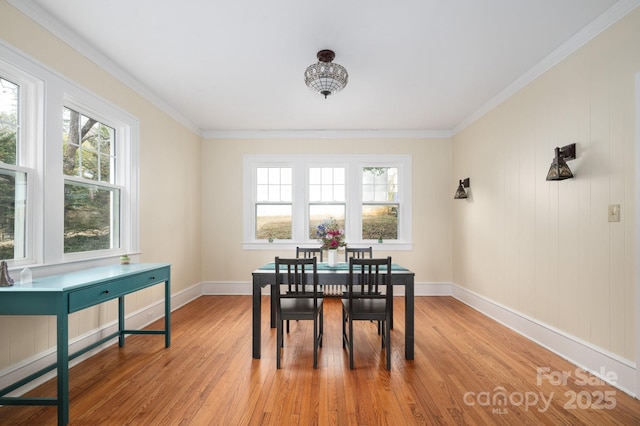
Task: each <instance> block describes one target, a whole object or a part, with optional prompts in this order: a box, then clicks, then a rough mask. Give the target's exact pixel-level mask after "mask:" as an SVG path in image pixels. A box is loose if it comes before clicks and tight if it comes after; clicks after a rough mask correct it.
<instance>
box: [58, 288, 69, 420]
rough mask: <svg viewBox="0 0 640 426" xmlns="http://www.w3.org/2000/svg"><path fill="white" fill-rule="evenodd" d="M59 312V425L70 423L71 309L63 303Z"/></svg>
mask: <svg viewBox="0 0 640 426" xmlns="http://www.w3.org/2000/svg"><path fill="white" fill-rule="evenodd" d="M61 305H62V306H60V307H59V310H58V319H57V327H58V330H57V340H58V348H57V355H58V377H57V382H58V397H57V400H58V425H66V424H67V423H69V317H68V315H69V309H68V305H67V303H65V301H62V303H61Z"/></svg>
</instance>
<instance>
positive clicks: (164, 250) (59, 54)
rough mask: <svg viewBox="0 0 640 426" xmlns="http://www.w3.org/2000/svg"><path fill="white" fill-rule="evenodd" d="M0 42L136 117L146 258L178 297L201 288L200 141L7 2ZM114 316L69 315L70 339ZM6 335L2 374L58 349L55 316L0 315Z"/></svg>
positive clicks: (135, 299)
mask: <svg viewBox="0 0 640 426" xmlns="http://www.w3.org/2000/svg"><path fill="white" fill-rule="evenodd" d="M0 39H2V40H4V41H5V42H7V43H9V44H10V45H12V46H14V47H15V48H17V49H19V50H21V51H22V52H24V53H26V54H27V55H29V56H31V57H34V58H35V59H36V60H38V61H40V62H41V63H43V64H45V65H46V66H48V67H50V68H52V69H54V70H55V71H57V72H58V73H60V74H62V75H64V76H66V77H67V78H69V79H70V80H72V81H74V82H76V83H78V84H79V85H81V86H84V87H85V88H86V89H88V90H89V91H91V92H93V93H95V94H96V95H98V96H100V97H102V98H104V99H106V100H108V101H109V102H111V103H113V104H114V105H116V106H118V107H119V108H121V109H123V110H126V111H127V112H129V113H130V114H132V115H133V116H135V117H137V118H138V120H139V122H140V175H139V176H140V202H141V205H140V228H141V229H140V242H141V244H140V245H141V251H142V253H141V255H140V260H141V261H143V262H168V263H171V264H172V292H173V293H176V292H178V291H180V290H182V289H184V288H186V287H189V286H192V285H194V284H197V283H199V282H200V259H201V257H200V250H201V232H200V214H201V208H200V203H201V199H200V194H201V186H200V185H201V184H200V182H201V179H200V178H201V176H200V154H201V139H200V136H199V135H196V134H194V133H193V132H191V131H189V130H187V129H186V128H185V127H183V126H182V125H180V124H178V123H177V122H176V121H175V120H173V119H172V118H170V117H169V116H167V115H166V114H164V113H163V112H161V111H160V110H159V109H158V108H156V107H155V106H154V105H152V104H151V103H150V102H149V101H147V100H146V99H144V98H143V97H141V96H139V95H138V94H137V93H135V92H134V91H133V90H131V89H130V88H128V87H127V86H125V85H124V84H122V83H120V82H119V81H117V80H116V79H115V78H113V77H112V76H111V75H109V74H107V73H106V72H105V71H103V70H102V69H101V68H100V67H98V66H97V65H95V64H94V63H93V62H91V61H89V60H88V59H87V58H85V57H84V56H82V55H80V54H78V53H77V52H76V51H74V50H73V49H71V48H70V47H69V46H68V45H66V44H65V43H63V42H62V41H61V40H60V39H58V38H56V37H54V36H52V35H51V34H50V33H48V32H47V31H46V30H44V29H43V28H42V27H40V26H39V25H37V24H35V23H34V22H33V21H31V20H30V19H28V18H26V17H25V16H24V15H22V14H21V13H20V12H18V11H17V10H16V9H14V8H13V7H12V6H10V5H8V4H7V3H6V2H5V1H4V0H0ZM161 287H162V286H155V287H153V288H151V289H148V290H144V291H141V292H138V293H135V294H134V295H131V296H127V302H126V307H127V312H133V311H136V310H139V309H141V308H143V307H145V306H147V305H149V304H150V303H152V302H155V301H158V300H159V299H160V298H161V297H162V296H163V289H162V288H161ZM116 313H117V307H116V305H115V304H114V303H107V304H103V305H100V306H99V307H95V308H90V309H86V310H83V311H81V312H79V313H77V314H73V315H71V316H70V318H69V335H70V338H71V339H73V338H74V337H77V336H80V335H83V334H86V333H88V332H90V331H91V330H93V329H95V328H96V327H98V326H99V325H101V324H105V323H107V322H109V321H113V320H114V319H116ZM0 330H2V332H1V333H0V370H1V369H3V368H5V367H8V366H10V365H13V364H16V363H19V362H21V361H23V360H25V359H27V358H29V357H31V356H34V355H35V354H38V353H40V352H42V351H45V350H46V349H48V348H51V347H52V346H54V345H55V336H56V334H55V321H54V320H53V319H51V318H48V319H47V318H46V317H6V316H0Z"/></svg>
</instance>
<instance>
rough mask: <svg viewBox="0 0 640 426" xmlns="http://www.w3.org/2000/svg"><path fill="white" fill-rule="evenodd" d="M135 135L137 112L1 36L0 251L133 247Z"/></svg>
mask: <svg viewBox="0 0 640 426" xmlns="http://www.w3.org/2000/svg"><path fill="white" fill-rule="evenodd" d="M137 137H138V121H137V119H135V118H134V117H132V116H130V115H129V114H128V113H126V112H124V111H122V110H120V109H118V108H116V107H114V106H113V105H111V104H109V103H107V102H105V101H103V100H102V99H100V98H98V97H96V96H95V95H93V94H92V93H90V92H87V91H86V90H84V89H82V88H80V87H78V86H76V85H75V84H73V83H71V82H69V81H68V80H66V79H63V78H61V77H60V76H58V75H57V74H55V73H53V72H51V71H49V70H48V69H46V68H45V67H43V66H42V65H40V64H37V63H35V62H32V61H31V60H30V59H28V58H26V57H24V56H22V55H21V54H20V53H18V52H16V51H14V50H10V49H8V48H7V47H5V46H3V45H2V44H0V259H2V260H6V261H8V263H9V266H19V265H34V266H46V265H56V264H60V263H65V262H69V261H85V262H92V263H96V262H98V261H99V259H101V258H107V257H113V256H119V255H120V254H122V253H124V252H125V251H126V252H129V253H135V252H137V251H138V250H139V249H138V244H139V243H138V192H137V188H138V184H137V173H136V169H137V162H138V158H137V155H138V149H137V144H138V142H137ZM45 140H46V149H45ZM45 183H46V191H45ZM45 236H46V238H45Z"/></svg>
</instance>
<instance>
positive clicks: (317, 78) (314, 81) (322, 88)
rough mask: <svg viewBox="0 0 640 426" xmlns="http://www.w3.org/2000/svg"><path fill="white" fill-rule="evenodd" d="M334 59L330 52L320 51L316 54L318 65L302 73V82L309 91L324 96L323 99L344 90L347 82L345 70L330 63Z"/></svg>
mask: <svg viewBox="0 0 640 426" xmlns="http://www.w3.org/2000/svg"><path fill="white" fill-rule="evenodd" d="M335 57H336V54H335V53H333V51H332V50H321V51H319V52H318V63H316V64H313V65H309V67H308V68H307V70H306V71H305V72H304V82H305V83H306V84H307V86H309V89H311V90H313V91H314V92H317V93H320V94H321V95H324V97H325V99H326V98H327V96H329V95H332V94H334V93H336V92H339V91H340V90H342V89H344V86H346V85H347V82H348V81H349V74H347V70H346V69H345V68H344V67H343V66H342V65H338V64H334V63H333V62H331V61H333V58H335Z"/></svg>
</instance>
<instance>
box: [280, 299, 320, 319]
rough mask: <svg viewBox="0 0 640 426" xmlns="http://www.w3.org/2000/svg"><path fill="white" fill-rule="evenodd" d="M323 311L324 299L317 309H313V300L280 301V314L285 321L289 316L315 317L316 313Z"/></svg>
mask: <svg viewBox="0 0 640 426" xmlns="http://www.w3.org/2000/svg"><path fill="white" fill-rule="evenodd" d="M321 309H322V299H319V300H318V306H317V308H314V307H313V299H304V298H302V299H301V298H282V299H280V313H281V316H282V318H283V319H286V318H287V316H290V315H294V316H296V317H299V316H303V315H308V316H309V317H311V318H312V317H313V315H314V314H315V313H317V312H318V311H319V310H321Z"/></svg>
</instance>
